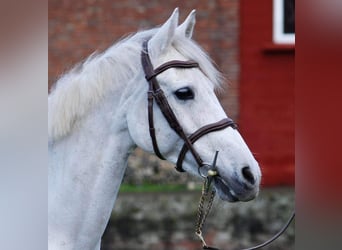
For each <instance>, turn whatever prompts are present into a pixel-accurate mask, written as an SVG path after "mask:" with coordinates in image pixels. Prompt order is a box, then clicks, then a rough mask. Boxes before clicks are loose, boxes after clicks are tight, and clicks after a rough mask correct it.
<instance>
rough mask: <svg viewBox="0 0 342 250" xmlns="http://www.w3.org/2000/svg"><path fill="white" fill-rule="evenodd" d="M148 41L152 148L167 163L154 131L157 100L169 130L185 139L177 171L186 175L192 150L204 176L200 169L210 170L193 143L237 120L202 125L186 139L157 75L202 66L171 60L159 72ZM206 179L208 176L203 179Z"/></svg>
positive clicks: (143, 60) (145, 48)
mask: <svg viewBox="0 0 342 250" xmlns="http://www.w3.org/2000/svg"><path fill="white" fill-rule="evenodd" d="M147 44H148V41H144V43H143V49H142V52H141V63H142V66H143V69H144V72H145V78H146V80H147V81H148V84H149V85H148V86H149V89H148V92H147V93H148V95H147V100H148V124H149V131H150V136H151V139H152V145H153V150H154V152H155V154H156V155H157V156H158V157H159V158H160V159H162V160H165V158H164V157H163V155H162V154H161V153H160V150H159V147H158V143H157V138H156V133H155V128H154V122H153V100H155V101H156V103H157V105H158V106H159V108H160V110H161V112H162V114H163V115H164V117H165V119H166V120H167V122H168V123H169V125H170V127H171V128H172V129H173V130H174V131H175V132H176V133H177V134H178V136H179V137H180V138H182V139H183V141H184V145H183V147H182V149H181V151H180V153H179V156H178V160H177V164H176V169H177V171H179V172H184V170H183V167H182V164H183V160H184V158H185V155H186V153H187V151H188V150H189V151H190V152H191V153H192V155H193V157H194V158H195V160H196V162H197V165H198V172H199V173H200V174H201V175H202V176H203V175H204V174H203V171H201V170H200V169H201V168H203V167H206V168H210V166H209V164H207V163H205V162H204V161H203V160H202V159H201V157H200V155H199V154H198V152H197V151H196V149H195V148H194V146H193V144H194V143H195V142H196V141H197V140H198V139H199V138H201V137H202V136H204V135H206V134H208V133H211V132H214V131H218V130H222V129H225V128H227V127H232V128H234V129H236V124H235V123H234V121H233V120H232V119H230V118H228V117H227V118H224V119H222V120H220V121H218V122H215V123H211V124H208V125H205V126H203V127H202V128H200V129H198V130H197V131H195V132H194V133H193V134H191V135H190V136H189V137H188V136H186V133H185V132H184V130H183V128H182V126H181V125H180V123H179V121H178V119H177V117H176V115H175V114H174V112H173V111H172V109H171V107H170V105H169V102H168V101H167V98H166V97H165V94H164V92H163V90H162V89H161V88H160V85H159V83H158V81H157V79H156V76H157V75H159V74H160V73H162V72H164V71H165V70H168V69H170V68H183V69H187V68H199V64H198V63H197V62H195V61H192V60H189V61H179V60H172V61H169V62H166V63H164V64H162V65H160V66H159V67H157V68H156V69H154V68H153V65H152V63H151V59H150V57H149V54H148V45H147ZM203 177H206V176H203Z"/></svg>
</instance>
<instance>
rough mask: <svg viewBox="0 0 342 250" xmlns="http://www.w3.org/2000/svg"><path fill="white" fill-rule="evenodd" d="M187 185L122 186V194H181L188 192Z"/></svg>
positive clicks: (147, 184) (145, 184) (146, 184)
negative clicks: (181, 192)
mask: <svg viewBox="0 0 342 250" xmlns="http://www.w3.org/2000/svg"><path fill="white" fill-rule="evenodd" d="M187 190H188V189H187V187H186V185H172V184H149V183H144V184H142V185H130V184H122V185H121V186H120V192H127V193H142V192H180V191H187Z"/></svg>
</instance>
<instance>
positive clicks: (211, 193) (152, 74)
mask: <svg viewBox="0 0 342 250" xmlns="http://www.w3.org/2000/svg"><path fill="white" fill-rule="evenodd" d="M141 63H142V67H143V70H144V73H145V78H146V81H147V82H148V84H149V85H148V86H149V88H148V92H147V101H148V124H149V132H150V137H151V140H152V145H153V150H154V152H155V154H156V155H157V156H158V157H159V158H160V159H162V160H165V157H164V156H163V155H162V154H161V152H160V150H159V147H158V143H157V137H156V133H155V128H154V120H153V103H154V101H155V102H156V103H157V105H158V107H159V108H160V110H161V112H162V114H163V116H164V117H165V119H166V120H167V122H168V123H169V125H170V127H171V128H172V129H173V130H174V131H175V132H176V133H177V134H178V136H179V137H180V138H182V139H183V141H184V145H183V147H182V149H181V151H180V153H179V155H178V160H177V163H176V170H177V171H179V172H184V170H183V167H182V164H183V160H184V158H185V155H186V153H187V151H190V152H191V154H192V155H193V157H194V159H195V160H196V162H197V165H198V173H199V174H200V176H202V177H203V178H204V182H203V187H202V194H201V198H200V202H199V205H198V210H197V224H196V235H197V236H198V237H199V239H200V240H201V241H202V244H203V249H211V250H219V249H218V248H214V247H210V246H208V245H207V244H206V242H205V240H204V237H203V235H202V228H203V225H204V223H205V220H206V218H207V216H208V214H209V212H210V209H211V207H212V205H213V201H214V198H215V190H214V189H213V188H212V187H211V184H212V180H213V178H214V177H215V176H218V172H217V170H216V160H217V155H218V151H216V153H215V156H214V160H213V163H212V164H208V163H205V162H203V160H202V159H201V157H200V155H199V154H198V152H197V151H196V149H195V148H194V146H193V144H194V143H195V142H196V141H197V140H198V139H200V138H201V137H202V136H204V135H206V134H208V133H211V132H215V131H219V130H222V129H225V128H227V127H232V128H233V129H237V126H236V124H235V123H234V121H233V120H232V119H230V118H228V117H226V118H224V119H222V120H220V121H218V122H215V123H211V124H208V125H205V126H203V127H201V128H199V129H198V130H197V131H195V132H194V133H193V134H191V135H190V136H189V137H188V136H187V135H186V133H185V132H184V130H183V128H182V126H181V125H180V123H179V121H178V119H177V117H176V115H175V114H174V112H173V111H172V109H171V107H170V105H169V103H168V101H167V98H166V96H165V94H164V92H163V90H162V89H161V88H160V85H159V83H158V81H157V79H156V77H157V76H158V75H159V74H160V73H162V72H164V71H165V70H168V69H170V68H183V69H187V68H199V64H198V63H197V62H195V61H192V60H189V61H179V60H172V61H169V62H166V63H164V64H162V65H160V66H159V67H157V68H156V69H154V68H153V65H152V63H151V59H150V57H149V54H148V40H146V41H144V42H143V49H142V51H141ZM205 204H207V205H206V208H205ZM294 216H295V212H293V213H292V215H291V217H290V219H289V220H288V221H287V222H286V224H285V225H284V227H283V228H282V229H281V230H280V231H279V232H278V233H276V234H275V235H274V236H273V237H272V238H271V239H269V240H267V241H265V242H264V243H262V244H259V245H257V246H254V247H250V248H246V249H243V250H254V249H260V248H262V247H264V246H267V245H269V244H270V243H272V242H273V241H274V240H276V239H277V238H278V237H279V236H280V235H282V234H283V233H284V232H285V230H286V229H287V228H288V226H289V225H290V223H291V222H292V220H293V218H294Z"/></svg>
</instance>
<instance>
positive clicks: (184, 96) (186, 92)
mask: <svg viewBox="0 0 342 250" xmlns="http://www.w3.org/2000/svg"><path fill="white" fill-rule="evenodd" d="M175 95H176V96H177V98H178V99H180V100H191V99H194V97H195V95H194V92H193V91H192V90H191V88H189V87H184V88H180V89H178V90H176V91H175Z"/></svg>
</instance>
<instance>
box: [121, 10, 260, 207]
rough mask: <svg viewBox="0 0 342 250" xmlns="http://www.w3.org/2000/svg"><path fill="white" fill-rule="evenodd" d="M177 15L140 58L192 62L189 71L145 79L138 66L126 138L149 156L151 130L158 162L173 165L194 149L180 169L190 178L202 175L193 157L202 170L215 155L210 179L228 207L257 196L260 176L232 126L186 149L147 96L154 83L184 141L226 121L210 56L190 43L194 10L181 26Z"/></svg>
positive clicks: (156, 64)
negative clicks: (168, 162)
mask: <svg viewBox="0 0 342 250" xmlns="http://www.w3.org/2000/svg"><path fill="white" fill-rule="evenodd" d="M178 16H179V14H178V9H175V11H174V12H173V14H172V15H171V17H170V18H169V19H168V20H167V21H166V22H165V23H164V24H163V25H162V26H161V27H159V28H157V29H156V30H155V32H154V33H153V34H152V35H151V36H150V37H149V39H148V41H146V42H145V44H146V48H142V50H146V49H147V48H148V51H143V53H145V54H148V57H149V60H150V61H151V65H152V66H151V67H152V68H153V69H158V67H159V66H160V65H163V64H165V63H166V64H168V62H173V61H174V60H177V61H180V62H183V64H184V62H187V61H188V60H192V62H195V63H193V64H192V66H189V67H185V66H186V64H184V65H185V66H184V67H181V66H179V64H177V63H176V64H174V66H172V65H171V66H170V65H166V66H170V67H167V69H165V67H164V69H163V67H161V68H162V69H161V70H159V72H155V71H152V73H155V75H152V76H149V77H147V76H146V69H144V68H143V65H142V66H141V71H140V73H139V74H138V76H137V77H136V79H135V81H136V82H137V87H136V89H135V90H132V92H133V94H132V98H133V100H134V101H132V102H130V103H131V107H130V109H129V111H128V114H127V124H128V129H129V133H130V135H131V137H132V139H133V141H134V142H135V143H136V144H137V145H138V146H139V147H141V148H142V149H144V150H146V151H149V152H153V151H156V146H155V145H153V140H152V139H151V133H150V134H149V133H148V131H149V130H151V129H152V130H153V133H154V135H155V140H156V143H157V149H158V151H159V154H160V157H163V158H165V159H166V160H168V161H170V162H172V163H175V164H176V163H177V161H179V154H180V152H181V150H182V148H183V147H185V148H186V149H187V150H188V149H189V147H192V148H193V151H194V152H195V154H194V153H193V152H192V150H188V151H187V153H186V154H185V156H184V160H182V163H181V168H182V170H184V171H186V172H188V173H190V174H193V175H198V176H202V175H203V174H202V173H201V168H200V167H201V166H198V163H199V160H198V159H197V158H196V154H197V156H198V158H199V157H200V159H201V161H202V163H203V165H209V166H212V165H210V163H211V162H212V161H213V159H214V156H215V153H216V152H217V151H218V152H219V153H218V155H217V159H216V163H215V171H216V173H217V174H216V175H215V176H214V178H213V180H214V186H215V189H216V190H217V192H218V194H219V196H220V198H221V199H223V200H227V201H230V202H234V201H248V200H251V199H253V198H255V197H256V196H257V194H258V192H259V185H260V180H261V172H260V168H259V165H258V163H257V161H256V160H255V158H254V157H253V155H252V153H251V151H250V150H249V148H248V146H247V145H246V143H245V142H244V140H243V138H242V137H241V135H240V133H239V132H238V130H237V129H236V127H235V126H225V127H224V128H222V129H218V130H215V131H211V132H210V133H206V134H203V135H201V136H200V138H197V139H196V142H193V143H192V142H191V145H190V144H189V145H190V146H189V145H188V146H184V141H185V140H186V139H184V138H182V136H180V132H178V131H177V130H175V129H174V128H172V124H170V120H168V119H167V117H166V116H167V115H166V116H165V112H163V111H162V110H161V108H160V104H157V103H156V94H155V93H152V94H151V97H150V98H151V99H152V101H148V100H147V94H146V93H147V92H148V91H150V92H151V89H149V88H153V87H151V84H150V82H149V81H150V80H151V79H152V78H153V79H154V80H155V81H156V82H157V84H158V86H159V87H160V89H161V90H162V92H163V95H164V97H165V100H166V101H167V103H168V105H169V108H170V109H171V110H172V113H173V114H174V116H175V117H176V119H177V121H178V122H179V125H180V127H181V130H182V131H183V132H184V135H185V136H186V138H189V137H190V136H191V135H192V134H193V133H194V132H195V131H198V130H199V129H201V128H203V127H205V126H207V125H208V124H217V122H218V121H221V120H224V119H227V115H226V114H225V112H224V110H223V108H222V107H221V105H220V103H219V100H218V98H217V96H216V94H215V90H216V89H218V88H220V84H221V83H220V81H221V80H222V78H221V75H220V74H219V72H218V71H217V70H216V69H215V67H214V66H213V65H212V63H211V61H210V59H209V57H208V56H207V55H206V54H205V53H204V52H203V50H202V49H201V48H200V47H199V46H198V45H197V44H196V43H195V42H194V41H193V40H192V39H191V37H192V34H193V30H194V26H195V11H192V12H191V13H190V14H189V16H188V17H187V18H186V20H185V21H184V23H182V24H181V25H178ZM196 63H197V64H196ZM171 64H172V63H171ZM177 65H178V66H177ZM189 65H190V64H189ZM157 71H158V70H157ZM146 78H150V79H147V80H146ZM149 86H150V87H149ZM153 97H154V98H153ZM149 105H152V106H153V105H154V106H153V107H154V108H153V109H151V110H152V111H151V112H152V114H151V116H153V127H152V128H151V122H150V120H149V119H148V116H149V115H150V114H149V112H148V110H149V107H148V106H149ZM183 132H182V133H183ZM190 151H191V152H190ZM178 163H179V162H178Z"/></svg>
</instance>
